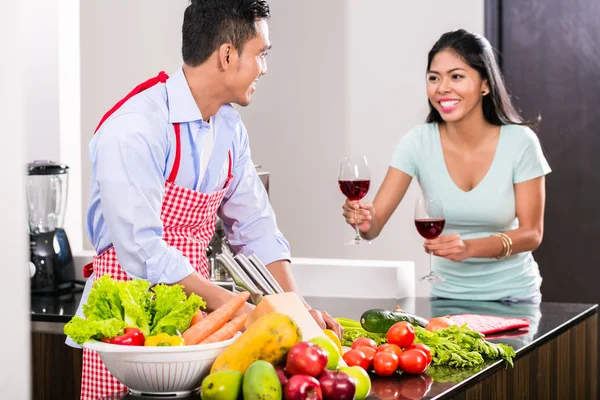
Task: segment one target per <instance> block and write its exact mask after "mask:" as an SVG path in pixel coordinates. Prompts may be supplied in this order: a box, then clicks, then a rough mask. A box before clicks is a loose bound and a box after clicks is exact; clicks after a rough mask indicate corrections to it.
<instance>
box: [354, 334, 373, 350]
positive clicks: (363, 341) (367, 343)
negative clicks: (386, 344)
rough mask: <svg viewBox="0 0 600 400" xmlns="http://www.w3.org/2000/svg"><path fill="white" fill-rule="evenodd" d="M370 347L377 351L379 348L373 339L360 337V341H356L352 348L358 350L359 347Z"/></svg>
mask: <svg viewBox="0 0 600 400" xmlns="http://www.w3.org/2000/svg"><path fill="white" fill-rule="evenodd" d="M363 346H366V347H370V348H372V349H376V348H377V343H375V341H374V340H373V339H369V338H366V337H359V338H358V339H355V340H354V342H352V348H353V349H356V348H358V347H363Z"/></svg>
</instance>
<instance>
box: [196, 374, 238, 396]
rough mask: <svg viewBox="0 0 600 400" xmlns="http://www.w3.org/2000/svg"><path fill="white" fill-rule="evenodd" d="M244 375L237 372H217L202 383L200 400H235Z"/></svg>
mask: <svg viewBox="0 0 600 400" xmlns="http://www.w3.org/2000/svg"><path fill="white" fill-rule="evenodd" d="M243 377H244V375H243V374H242V373H241V372H239V371H218V372H215V373H213V374H210V375H208V376H207V377H206V378H204V380H203V381H202V391H201V393H200V395H201V398H202V400H237V399H238V398H239V397H240V393H241V391H242V381H243Z"/></svg>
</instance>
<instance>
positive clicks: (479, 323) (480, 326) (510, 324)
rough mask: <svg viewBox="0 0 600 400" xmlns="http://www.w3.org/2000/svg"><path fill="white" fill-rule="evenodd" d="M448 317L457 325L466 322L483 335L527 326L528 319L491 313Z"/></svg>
mask: <svg viewBox="0 0 600 400" xmlns="http://www.w3.org/2000/svg"><path fill="white" fill-rule="evenodd" d="M450 319H451V320H452V321H454V322H456V323H457V324H459V325H462V324H464V323H466V324H467V326H468V327H469V328H471V329H473V330H474V331H477V332H479V333H483V334H484V335H489V334H492V333H496V332H504V331H510V330H513V329H520V328H528V327H529V320H528V319H527V318H506V317H496V316H493V315H480V314H459V315H451V316H450Z"/></svg>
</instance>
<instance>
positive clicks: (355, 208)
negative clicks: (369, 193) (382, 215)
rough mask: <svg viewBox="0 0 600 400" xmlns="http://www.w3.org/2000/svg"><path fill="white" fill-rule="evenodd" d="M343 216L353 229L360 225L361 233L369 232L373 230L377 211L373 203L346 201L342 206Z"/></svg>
mask: <svg viewBox="0 0 600 400" xmlns="http://www.w3.org/2000/svg"><path fill="white" fill-rule="evenodd" d="M342 210H343V212H342V214H343V215H344V218H345V219H346V223H347V224H348V225H350V226H351V227H353V228H354V227H355V226H356V225H357V224H358V230H359V231H360V232H368V231H369V229H371V222H372V221H373V218H374V217H375V209H374V208H373V204H371V203H363V202H362V201H360V200H358V201H351V200H348V199H346V201H345V202H344V204H343V205H342Z"/></svg>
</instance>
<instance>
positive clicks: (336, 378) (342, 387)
mask: <svg viewBox="0 0 600 400" xmlns="http://www.w3.org/2000/svg"><path fill="white" fill-rule="evenodd" d="M319 383H320V384H321V392H323V399H324V400H353V399H354V394H355V392H356V387H355V386H354V382H353V381H352V379H351V378H350V375H348V374H346V373H344V372H340V371H325V372H323V374H322V375H321V376H320V377H319Z"/></svg>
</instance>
